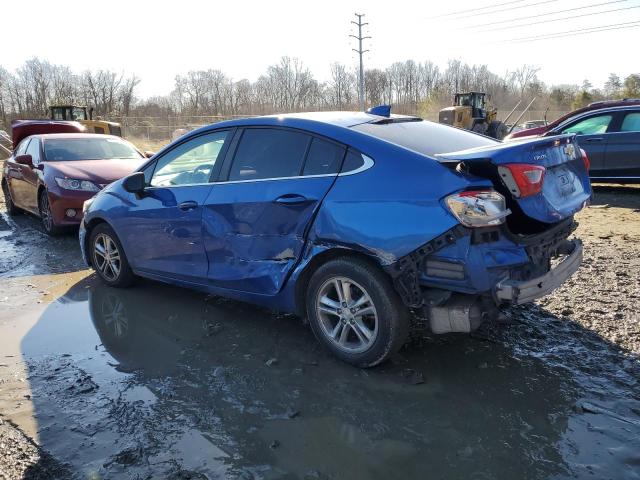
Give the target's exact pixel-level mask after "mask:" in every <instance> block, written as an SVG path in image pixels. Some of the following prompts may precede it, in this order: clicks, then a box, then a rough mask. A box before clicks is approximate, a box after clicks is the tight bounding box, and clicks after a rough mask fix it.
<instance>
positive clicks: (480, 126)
mask: <svg viewBox="0 0 640 480" xmlns="http://www.w3.org/2000/svg"><path fill="white" fill-rule="evenodd" d="M485 97H486V93H482V92H468V93H456V94H455V96H454V98H453V106H451V107H446V108H443V109H442V110H440V114H439V118H438V120H439V122H440V123H445V124H447V125H452V126H454V127H458V128H464V129H466V130H471V131H473V132H476V133H481V134H482V135H487V136H489V137H493V138H497V139H498V140H502V139H503V138H504V137H505V135H507V131H508V129H507V125H506V124H505V123H504V122H501V121H500V120H498V109H497V108H495V107H493V106H489V105H487V104H486V102H485Z"/></svg>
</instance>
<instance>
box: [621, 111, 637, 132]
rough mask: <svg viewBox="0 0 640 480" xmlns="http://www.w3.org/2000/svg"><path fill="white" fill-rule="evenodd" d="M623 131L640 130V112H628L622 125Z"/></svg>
mask: <svg viewBox="0 0 640 480" xmlns="http://www.w3.org/2000/svg"><path fill="white" fill-rule="evenodd" d="M620 131H621V132H640V113H636V112H634V113H627V115H626V116H625V117H624V120H623V121H622V126H621V127H620Z"/></svg>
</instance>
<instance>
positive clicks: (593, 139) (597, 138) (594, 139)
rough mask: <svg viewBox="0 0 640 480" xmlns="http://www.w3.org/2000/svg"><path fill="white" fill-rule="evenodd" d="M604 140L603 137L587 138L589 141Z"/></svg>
mask: <svg viewBox="0 0 640 480" xmlns="http://www.w3.org/2000/svg"><path fill="white" fill-rule="evenodd" d="M602 140H604V138H602V137H593V138H587V142H601V141H602Z"/></svg>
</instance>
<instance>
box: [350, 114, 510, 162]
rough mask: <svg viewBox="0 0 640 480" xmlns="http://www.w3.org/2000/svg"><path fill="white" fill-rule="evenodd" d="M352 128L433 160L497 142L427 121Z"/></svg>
mask: <svg viewBox="0 0 640 480" xmlns="http://www.w3.org/2000/svg"><path fill="white" fill-rule="evenodd" d="M352 128H353V129H354V130H358V131H360V132H363V133H367V134H369V135H373V136H374V137H377V138H380V139H381V140H386V141H387V142H391V143H395V144H396V145H400V146H401V147H404V148H408V149H409V150H413V151H415V152H418V153H421V154H423V155H428V156H430V157H433V156H434V155H436V154H439V153H449V152H456V151H459V150H466V149H468V148H475V147H484V146H487V145H494V144H496V143H498V141H497V140H494V139H492V138H488V137H484V136H482V135H477V134H475V133H472V132H469V131H466V130H462V129H460V128H453V127H449V126H447V125H440V124H439V123H434V122H428V121H424V120H423V121H419V122H397V123H383V124H376V123H362V124H360V125H355V126H354V127H352Z"/></svg>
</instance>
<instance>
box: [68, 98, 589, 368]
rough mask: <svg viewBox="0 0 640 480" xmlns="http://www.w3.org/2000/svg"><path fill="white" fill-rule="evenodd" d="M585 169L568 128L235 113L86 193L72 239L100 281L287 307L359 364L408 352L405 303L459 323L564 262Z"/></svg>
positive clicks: (385, 114)
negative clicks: (154, 284)
mask: <svg viewBox="0 0 640 480" xmlns="http://www.w3.org/2000/svg"><path fill="white" fill-rule="evenodd" d="M586 162H587V160H586V158H585V155H584V153H583V151H582V150H581V149H580V148H579V146H578V145H577V143H576V142H575V137H574V136H573V135H561V136H556V137H549V138H538V139H533V140H526V141H523V142H513V143H509V144H503V143H501V142H497V141H495V140H493V139H490V138H487V137H484V136H481V135H477V134H475V133H472V132H468V131H465V130H460V129H456V128H452V127H449V126H445V125H440V124H436V123H432V122H428V121H424V120H422V119H420V118H416V117H409V116H400V115H392V114H390V112H389V109H388V108H374V109H370V110H369V111H367V112H366V113H365V112H322V113H301V114H287V115H279V116H265V117H258V118H250V119H240V120H233V121H228V122H221V123H217V124H214V125H210V126H207V127H204V128H201V129H199V130H196V131H193V132H190V133H189V134H187V135H185V136H183V137H181V138H179V139H178V140H176V141H175V142H173V143H172V144H170V145H168V146H167V147H165V148H164V149H163V150H162V151H160V152H158V153H157V154H156V155H155V156H153V158H151V159H150V160H149V161H148V162H147V163H145V164H144V165H143V166H142V167H141V168H140V169H139V171H138V172H136V173H134V174H132V175H130V176H128V177H126V178H125V179H122V180H119V181H116V182H114V183H112V184H111V185H109V186H108V187H107V188H105V189H104V190H102V191H101V192H100V193H98V194H97V195H96V196H95V197H94V198H93V199H91V200H89V201H87V202H86V203H85V206H84V219H83V222H82V225H81V228H80V245H81V249H82V252H83V256H84V258H85V261H86V262H87V264H88V265H90V266H92V267H93V268H94V269H95V270H96V272H97V273H98V275H99V276H100V277H101V279H102V280H103V281H104V282H106V283H107V284H108V285H111V286H114V287H124V286H128V285H130V284H131V283H132V281H133V280H134V278H135V277H136V276H141V277H147V278H151V279H155V280H159V281H162V282H167V283H171V284H175V285H179V286H184V287H189V288H195V289H200V290H203V291H207V292H211V293H213V294H216V295H221V296H225V297H229V298H234V299H238V300H242V301H247V302H252V303H255V304H259V305H262V306H266V307H268V308H271V309H274V310H279V311H284V312H293V313H297V314H299V315H301V316H304V317H306V318H307V319H308V320H309V323H310V326H311V328H312V330H313V332H314V334H315V335H316V337H317V338H318V340H319V341H320V342H321V343H322V344H324V345H325V346H326V347H327V348H328V349H329V350H330V351H331V352H333V353H334V354H335V355H336V356H338V357H339V358H340V359H342V360H344V361H346V362H349V363H352V364H354V365H358V366H363V367H368V366H373V365H376V364H378V363H380V362H382V361H384V360H385V359H387V358H388V357H389V355H391V354H392V353H393V352H395V351H397V350H398V349H399V348H400V347H401V346H402V345H403V343H404V342H405V341H406V338H407V331H408V327H409V322H410V313H411V312H412V311H421V312H422V313H423V314H424V315H425V316H426V317H427V318H428V319H429V324H430V327H431V330H432V331H433V332H434V333H445V332H470V331H472V330H474V329H475V328H477V327H478V326H479V325H480V323H482V321H484V320H485V319H486V318H489V317H490V316H491V315H494V314H495V313H496V311H497V308H498V307H499V306H500V305H502V304H521V303H526V302H530V301H532V300H533V299H535V298H538V297H540V296H542V295H545V294H547V293H549V292H551V291H552V290H553V289H555V288H556V287H558V286H559V285H561V284H562V283H563V282H564V280H565V279H566V278H568V277H569V276H570V275H571V274H572V273H573V272H575V270H576V269H577V268H578V267H579V265H580V262H581V258H582V245H581V243H580V241H579V240H577V239H569V237H570V235H571V234H572V232H573V230H574V229H575V222H574V220H573V216H574V214H575V213H576V212H577V211H579V210H580V209H581V208H583V207H584V206H585V205H586V204H587V202H588V200H589V198H590V196H591V187H590V184H589V177H588V173H587V169H586ZM552 261H553V262H552ZM552 263H553V268H552Z"/></svg>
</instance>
